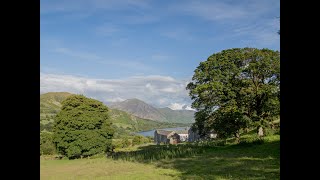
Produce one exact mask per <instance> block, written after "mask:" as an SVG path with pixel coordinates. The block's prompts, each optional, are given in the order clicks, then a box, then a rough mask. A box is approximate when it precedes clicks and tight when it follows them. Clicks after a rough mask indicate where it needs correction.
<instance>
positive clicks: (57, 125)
mask: <svg viewBox="0 0 320 180" xmlns="http://www.w3.org/2000/svg"><path fill="white" fill-rule="evenodd" d="M108 118H109V116H108V108H107V107H106V106H105V105H104V104H103V103H102V102H99V101H97V100H94V99H90V98H87V97H85V96H83V95H72V96H69V97H68V98H67V99H66V100H64V101H63V102H62V108H61V111H60V112H59V113H58V114H57V115H56V117H55V122H54V127H53V132H54V136H53V142H54V143H55V145H56V147H57V150H58V152H59V153H61V154H63V155H66V156H67V157H69V158H77V157H80V156H91V155H94V154H98V153H102V152H106V151H109V150H110V149H111V138H112V137H113V133H114V130H113V129H112V128H111V122H110V121H109V119H108Z"/></svg>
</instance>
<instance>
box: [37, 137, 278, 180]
mask: <svg viewBox="0 0 320 180" xmlns="http://www.w3.org/2000/svg"><path fill="white" fill-rule="evenodd" d="M265 139H266V141H265V142H264V143H262V144H259V143H258V144H257V143H243V144H238V145H234V144H230V145H226V146H221V147H217V146H212V147H206V148H204V151H202V152H201V153H197V154H194V155H190V156H183V157H184V158H173V159H170V158H169V159H158V160H154V161H152V162H150V161H145V160H144V159H141V156H140V155H141V154H139V151H141V152H144V151H145V150H146V149H148V148H149V149H150V150H154V148H156V147H157V146H156V145H148V146H141V147H140V148H139V147H135V148H134V149H130V150H131V151H134V152H135V153H133V154H131V155H132V156H135V155H139V158H131V159H133V160H132V161H131V160H130V161H123V160H121V159H119V160H114V159H106V158H99V159H79V160H41V168H40V170H41V179H280V136H279V135H273V136H269V137H267V138H265ZM158 148H159V147H158ZM128 150H129V149H127V150H126V151H128ZM130 150H129V151H130Z"/></svg>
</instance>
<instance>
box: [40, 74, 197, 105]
mask: <svg viewBox="0 0 320 180" xmlns="http://www.w3.org/2000/svg"><path fill="white" fill-rule="evenodd" d="M185 83H186V81H185V80H178V79H175V78H172V77H170V76H159V75H152V76H132V77H128V78H124V79H93V78H86V77H81V76H73V75H64V74H48V73H43V72H42V73H40V92H41V93H46V92H62V91H67V92H71V93H76V94H84V95H86V96H88V97H94V98H96V99H98V100H100V101H103V102H105V103H110V102H117V101H122V100H125V99H129V98H138V99H141V100H142V101H145V102H146V103H149V104H151V105H154V106H156V107H166V106H170V105H171V106H172V104H173V106H172V107H173V108H176V109H177V108H178V109H179V108H180V109H181V108H182V107H183V106H184V105H186V104H187V105H190V104H191V99H190V98H189V97H188V94H187V90H186V89H185V86H184V84H185ZM175 102H182V104H181V105H180V104H174V103H175Z"/></svg>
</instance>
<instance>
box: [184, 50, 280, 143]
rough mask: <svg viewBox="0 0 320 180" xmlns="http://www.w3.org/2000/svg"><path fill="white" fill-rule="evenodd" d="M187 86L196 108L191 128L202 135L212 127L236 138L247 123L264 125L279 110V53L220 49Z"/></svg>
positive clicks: (256, 125)
mask: <svg viewBox="0 0 320 180" xmlns="http://www.w3.org/2000/svg"><path fill="white" fill-rule="evenodd" d="M186 89H187V90H189V95H190V97H191V99H192V100H193V103H192V107H193V108H195V109H196V110H197V112H196V114H195V120H196V122H195V124H194V127H195V128H197V129H198V130H199V132H200V134H202V135H203V134H204V133H205V132H207V131H209V130H212V129H215V130H216V131H217V132H218V133H219V132H220V133H219V135H220V136H227V135H230V134H234V135H235V136H236V137H237V136H239V131H240V129H243V128H246V127H248V126H255V127H257V128H259V127H265V126H267V125H268V123H267V122H269V121H272V120H273V119H274V118H275V117H277V116H278V115H279V111H280V102H279V98H280V53H279V52H278V51H273V50H269V49H256V48H233V49H228V50H223V51H221V52H219V53H216V54H213V55H211V56H210V57H209V58H208V59H207V60H206V61H204V62H201V63H200V65H199V66H198V67H197V68H196V70H195V71H194V75H193V78H192V82H190V83H189V84H188V85H187V87H186Z"/></svg>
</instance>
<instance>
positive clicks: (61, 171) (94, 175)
mask: <svg viewBox="0 0 320 180" xmlns="http://www.w3.org/2000/svg"><path fill="white" fill-rule="evenodd" d="M179 175H180V172H179V171H177V170H174V169H172V170H170V169H164V168H158V167H156V166H155V165H153V164H141V163H133V162H126V161H114V160H110V159H105V158H99V159H77V160H40V179H42V180H44V179H57V180H60V179H146V180H149V179H175V178H174V177H178V176H179Z"/></svg>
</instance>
